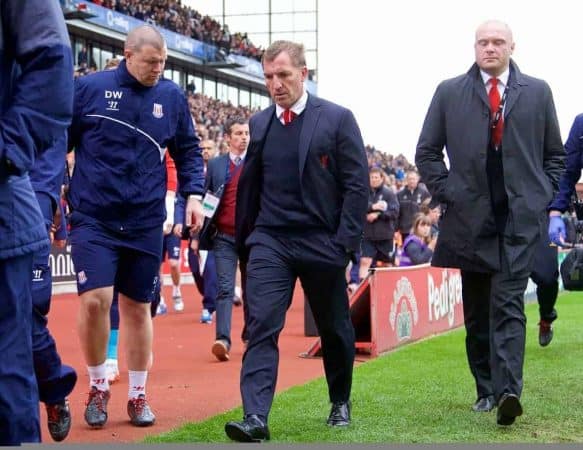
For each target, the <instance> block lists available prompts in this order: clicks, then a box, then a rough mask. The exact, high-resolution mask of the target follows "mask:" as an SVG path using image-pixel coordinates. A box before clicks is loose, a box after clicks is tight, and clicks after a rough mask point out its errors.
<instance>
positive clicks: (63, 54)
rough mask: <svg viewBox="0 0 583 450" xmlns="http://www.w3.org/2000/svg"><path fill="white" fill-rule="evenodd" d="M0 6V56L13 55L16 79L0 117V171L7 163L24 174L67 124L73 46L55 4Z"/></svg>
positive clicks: (21, 1)
mask: <svg viewBox="0 0 583 450" xmlns="http://www.w3.org/2000/svg"><path fill="white" fill-rule="evenodd" d="M0 8H1V13H2V18H1V20H2V33H3V36H2V38H3V41H4V52H5V55H4V57H5V58H6V55H12V57H13V58H14V63H15V64H14V67H13V75H15V76H13V77H12V79H13V81H14V82H15V83H16V84H15V85H14V86H13V87H12V97H11V99H10V103H9V104H8V105H7V107H6V108H5V109H4V110H3V113H2V117H1V118H0V163H3V164H0V171H1V170H2V169H1V168H2V167H5V166H6V163H7V161H10V164H11V166H12V168H13V170H15V171H16V172H18V173H24V172H27V171H29V170H30V169H31V167H32V165H33V163H34V158H35V155H36V154H37V153H41V152H43V151H44V150H45V149H47V148H50V147H51V146H52V144H53V142H54V141H55V140H56V139H58V138H59V137H60V136H62V134H63V132H64V131H65V130H66V129H67V127H68V126H69V123H70V122H71V116H72V105H73V60H72V54H71V44H70V42H69V37H68V34H67V29H66V26H65V21H64V18H63V13H62V11H61V9H60V7H59V3H58V2H56V1H54V0H51V1H47V0H3V1H2V3H1V6H0ZM3 64H4V63H3ZM3 101H4V102H6V99H3ZM3 176H6V174H2V173H0V177H3Z"/></svg>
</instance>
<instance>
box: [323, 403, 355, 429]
mask: <svg viewBox="0 0 583 450" xmlns="http://www.w3.org/2000/svg"><path fill="white" fill-rule="evenodd" d="M350 406H351V405H350V400H349V401H347V402H336V403H333V404H332V410H331V411H330V415H329V416H328V420H327V421H326V423H327V424H328V425H330V426H331V427H345V426H348V425H350Z"/></svg>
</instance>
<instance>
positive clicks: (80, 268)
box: [70, 212, 162, 303]
mask: <svg viewBox="0 0 583 450" xmlns="http://www.w3.org/2000/svg"><path fill="white" fill-rule="evenodd" d="M70 242H71V256H72V258H73V264H74V265H75V271H76V273H77V292H78V293H79V295H81V294H82V293H84V292H87V291H90V290H92V289H97V288H102V287H108V286H113V287H114V288H115V289H116V290H117V291H118V292H121V293H122V294H124V295H126V296H127V297H129V298H131V299H133V300H136V301H138V302H143V303H149V302H151V301H152V299H153V297H154V292H155V287H156V283H157V282H158V277H159V273H160V264H161V260H162V227H161V226H160V227H156V228H149V229H146V230H138V231H136V230H133V231H131V232H117V231H113V230H111V229H110V228H106V227H105V226H103V225H102V224H101V223H99V222H96V221H95V220H93V219H91V218H90V217H87V216H85V215H83V214H80V213H78V212H74V213H73V214H72V216H71V233H70Z"/></svg>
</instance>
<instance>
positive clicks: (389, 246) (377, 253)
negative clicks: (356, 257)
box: [360, 239, 395, 263]
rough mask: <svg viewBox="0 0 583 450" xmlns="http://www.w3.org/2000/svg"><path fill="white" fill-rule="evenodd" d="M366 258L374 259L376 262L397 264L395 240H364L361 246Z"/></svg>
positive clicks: (362, 254)
mask: <svg viewBox="0 0 583 450" xmlns="http://www.w3.org/2000/svg"><path fill="white" fill-rule="evenodd" d="M360 256H361V257H362V256H364V257H365V258H372V259H374V260H375V261H382V262H388V263H392V262H395V251H394V247H393V240H392V239H386V240H383V241H371V240H368V239H363V240H362V244H361V254H360Z"/></svg>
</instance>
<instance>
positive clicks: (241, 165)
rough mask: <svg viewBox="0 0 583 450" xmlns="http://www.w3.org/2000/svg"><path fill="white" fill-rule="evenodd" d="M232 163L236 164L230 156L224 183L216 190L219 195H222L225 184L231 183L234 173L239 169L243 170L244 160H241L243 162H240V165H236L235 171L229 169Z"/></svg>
mask: <svg viewBox="0 0 583 450" xmlns="http://www.w3.org/2000/svg"><path fill="white" fill-rule="evenodd" d="M231 164H233V165H234V166H235V163H234V162H233V161H231V158H229V160H228V161H227V167H226V169H225V182H224V183H223V184H221V185H220V186H219V188H218V189H217V190H216V192H215V195H216V196H217V197H220V196H221V195H222V193H223V190H224V189H225V186H226V185H227V184H228V183H229V181H231V177H232V176H233V175H235V174H236V173H237V172H238V171H239V170H241V167H243V160H241V162H240V163H239V165H238V166H235V167H234V169H233V172H231V171H230V170H229V169H230V167H231Z"/></svg>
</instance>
